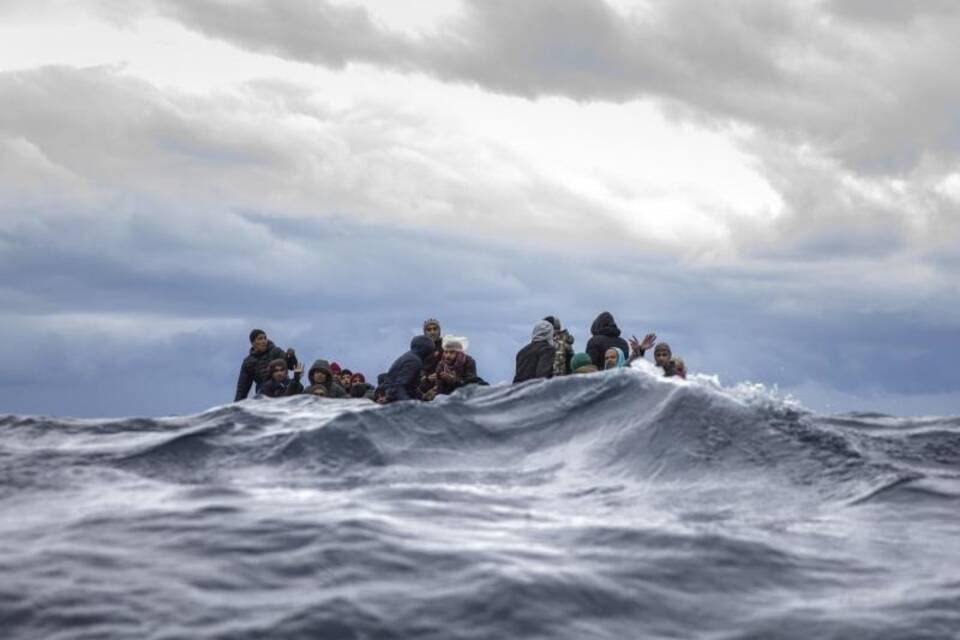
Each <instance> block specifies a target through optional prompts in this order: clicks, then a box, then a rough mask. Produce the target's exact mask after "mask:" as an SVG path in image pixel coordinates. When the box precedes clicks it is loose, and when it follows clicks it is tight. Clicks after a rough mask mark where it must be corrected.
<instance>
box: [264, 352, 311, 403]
mask: <svg viewBox="0 0 960 640" xmlns="http://www.w3.org/2000/svg"><path fill="white" fill-rule="evenodd" d="M301 375H303V365H302V364H300V363H299V362H298V363H297V366H296V367H294V369H293V379H292V380H291V379H290V378H289V377H287V361H286V360H285V359H284V358H277V359H276V360H273V361H272V362H271V363H270V379H269V380H268V381H267V382H265V383H264V385H263V386H262V387H260V393H259V395H258V397H260V396H262V397H265V398H282V397H284V396H295V395H297V394H298V393H301V392H302V391H303V385H302V384H300V376H301Z"/></svg>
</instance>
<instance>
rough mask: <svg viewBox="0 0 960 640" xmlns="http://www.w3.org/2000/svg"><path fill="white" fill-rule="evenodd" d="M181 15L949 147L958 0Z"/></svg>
mask: <svg viewBox="0 0 960 640" xmlns="http://www.w3.org/2000/svg"><path fill="white" fill-rule="evenodd" d="M158 5H159V7H160V8H161V10H163V11H164V12H166V13H167V14H169V15H172V16H174V17H176V18H177V19H179V20H181V21H182V22H183V23H184V24H185V25H186V26H188V27H191V28H194V29H199V30H201V31H203V32H204V33H207V34H208V35H211V36H214V37H218V38H223V39H227V40H230V41H233V42H235V43H237V44H238V45H239V46H241V47H244V48H252V49H257V50H261V51H268V52H271V53H275V54H278V55H281V56H285V57H289V58H292V59H296V60H302V61H307V62H313V63H318V64H323V65H332V66H342V65H344V64H346V63H348V62H351V61H355V62H369V63H373V64H376V65H380V66H386V67H390V68H394V69H400V70H410V71H424V72H427V73H433V74H435V75H437V76H438V77H440V78H443V79H449V80H454V81H460V82H469V83H477V84H480V85H482V86H484V87H487V88H490V89H493V90H496V91H502V92H506V93H511V94H516V95H521V96H527V97H535V96H542V95H562V96H569V97H572V98H576V99H581V100H595V99H598V100H616V101H619V100H628V99H633V98H640V97H648V96H654V97H659V98H663V99H667V100H673V101H676V102H677V106H678V107H680V108H683V107H687V108H690V109H693V110H694V111H695V112H696V113H697V114H699V115H700V116H702V117H706V118H716V117H728V118H734V119H736V120H739V121H742V122H745V123H748V124H752V125H756V126H759V127H763V128H764V129H766V130H768V131H769V132H770V133H771V134H776V135H777V136H782V137H784V138H786V139H790V140H798V141H800V142H802V143H812V144H815V145H816V146H817V147H818V148H821V149H823V150H824V151H825V152H827V153H828V155H830V156H831V157H836V158H838V159H840V160H841V161H842V162H843V163H844V164H845V165H846V166H849V167H852V168H854V169H855V170H856V171H858V172H866V173H900V172H904V171H908V170H910V169H911V168H913V167H915V166H916V165H917V163H918V162H920V161H921V160H923V157H924V156H933V157H941V158H942V157H947V158H951V159H954V158H956V154H957V151H958V149H960V130H958V127H957V123H956V118H955V117H954V114H955V113H956V111H957V108H958V106H960V80H958V79H957V78H956V77H955V76H956V74H949V73H945V72H944V64H947V62H948V61H950V60H954V59H957V57H958V55H960V41H958V39H957V38H956V37H955V34H956V33H957V31H958V27H960V7H958V6H957V5H956V3H950V2H901V1H899V0H877V1H872V2H863V1H861V0H834V1H833V2H807V1H802V2H801V1H793V2H781V3H771V2H765V1H763V0H739V1H736V2H724V3H718V2H709V1H707V0H675V1H672V2H659V3H651V4H649V5H643V9H642V10H640V9H638V10H636V11H634V12H633V13H631V14H629V15H624V14H622V13H620V12H618V11H616V10H614V9H613V8H612V7H610V6H609V5H607V4H605V3H604V2H602V1H597V0H569V1H567V2H554V1H552V0H528V1H525V2H520V3H518V2H512V1H508V0H468V1H466V2H464V7H465V11H464V13H463V15H462V16H460V17H459V18H457V19H456V20H453V21H450V22H449V23H447V24H444V25H442V26H441V27H440V28H438V29H437V30H436V31H435V32H433V33H429V34H424V35H422V36H421V37H411V36H404V35H400V34H396V33H392V32H390V31H388V30H386V29H384V28H381V27H379V26H378V25H377V24H376V23H375V22H374V21H373V20H372V19H371V17H370V16H369V15H368V14H366V12H364V11H363V10H361V9H358V8H355V7H350V6H344V5H341V4H338V3H332V2H327V1H323V0H320V1H314V0H280V1H279V2H270V3H265V2H259V1H256V0H243V1H241V2H230V3H224V2H222V1H219V0H160V1H159V2H158Z"/></svg>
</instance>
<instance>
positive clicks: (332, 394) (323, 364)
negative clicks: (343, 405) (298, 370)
mask: <svg viewBox="0 0 960 640" xmlns="http://www.w3.org/2000/svg"><path fill="white" fill-rule="evenodd" d="M315 371H322V372H324V373H325V374H327V381H326V382H324V383H323V386H324V387H325V388H326V390H327V397H328V398H345V397H346V395H347V392H346V391H344V390H343V387H341V386H340V383H339V382H337V381H336V380H334V378H333V371H332V370H331V369H330V363H329V362H327V361H326V360H323V359H317V360H314V361H313V364H312V365H310V369H309V370H308V371H307V382H309V383H310V384H309V385H307V388H308V389H309V388H310V387H312V386H313V373H314V372H315ZM304 393H306V391H304Z"/></svg>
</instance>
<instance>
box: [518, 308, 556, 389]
mask: <svg viewBox="0 0 960 640" xmlns="http://www.w3.org/2000/svg"><path fill="white" fill-rule="evenodd" d="M556 355H557V350H556V348H555V347H554V346H553V323H551V322H549V321H547V320H541V321H540V322H538V323H537V324H536V325H534V327H533V339H532V340H531V341H530V344H528V345H527V346H525V347H524V348H523V349H520V351H518V352H517V374H516V375H515V376H514V377H513V381H514V382H525V381H527V380H533V379H534V378H552V377H553V361H554V359H555V358H556Z"/></svg>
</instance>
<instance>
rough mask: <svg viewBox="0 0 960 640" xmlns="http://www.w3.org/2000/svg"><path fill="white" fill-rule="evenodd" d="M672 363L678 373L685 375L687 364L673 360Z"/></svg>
mask: <svg viewBox="0 0 960 640" xmlns="http://www.w3.org/2000/svg"><path fill="white" fill-rule="evenodd" d="M673 364H674V366H675V367H676V369H677V373H679V374H680V375H682V376H685V375H687V365H685V364H684V363H682V362H674V363H673Z"/></svg>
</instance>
